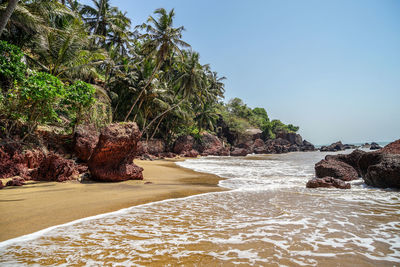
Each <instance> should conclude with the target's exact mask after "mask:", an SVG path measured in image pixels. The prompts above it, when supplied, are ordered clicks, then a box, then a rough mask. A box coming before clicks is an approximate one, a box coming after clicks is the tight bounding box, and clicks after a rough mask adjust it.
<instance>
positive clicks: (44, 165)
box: [31, 153, 79, 182]
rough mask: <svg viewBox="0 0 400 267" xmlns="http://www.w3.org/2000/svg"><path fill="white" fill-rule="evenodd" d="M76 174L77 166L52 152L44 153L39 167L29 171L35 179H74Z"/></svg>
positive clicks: (76, 176)
mask: <svg viewBox="0 0 400 267" xmlns="http://www.w3.org/2000/svg"><path fill="white" fill-rule="evenodd" d="M78 176H79V170H78V167H77V166H76V164H75V163H74V162H73V161H72V160H68V159H65V158H63V157H61V156H60V155H58V154H54V153H49V154H47V155H45V157H44V159H43V160H42V162H41V163H40V165H39V167H38V168H36V169H34V170H33V171H32V173H31V177H32V179H33V180H35V181H56V182H64V181H68V180H76V179H77V178H78Z"/></svg>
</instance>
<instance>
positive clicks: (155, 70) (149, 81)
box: [124, 61, 161, 121]
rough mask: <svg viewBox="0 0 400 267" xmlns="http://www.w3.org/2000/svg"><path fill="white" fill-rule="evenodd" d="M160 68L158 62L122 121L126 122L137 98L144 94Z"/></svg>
mask: <svg viewBox="0 0 400 267" xmlns="http://www.w3.org/2000/svg"><path fill="white" fill-rule="evenodd" d="M160 68H161V61H160V62H158V64H157V66H156V68H155V69H154V71H153V73H152V74H151V77H150V79H149V80H148V81H147V83H146V85H145V86H144V87H143V89H142V91H140V93H139V95H138V97H137V98H136V100H135V102H134V103H133V105H132V106H131V109H130V110H129V112H128V114H126V117H125V119H124V121H126V120H127V119H128V117H129V115H131V113H132V110H133V108H134V107H135V106H136V104H137V102H138V101H139V98H140V97H141V96H142V94H143V93H144V91H145V90H146V89H147V87H148V86H149V85H150V83H151V81H152V80H153V78H154V75H156V72H157V71H158V70H159V69H160Z"/></svg>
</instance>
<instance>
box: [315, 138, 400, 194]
mask: <svg viewBox="0 0 400 267" xmlns="http://www.w3.org/2000/svg"><path fill="white" fill-rule="evenodd" d="M315 173H316V176H317V177H319V178H317V179H315V181H314V180H313V181H309V184H307V187H312V186H317V185H319V184H320V185H323V186H325V184H326V183H327V184H329V183H330V182H332V180H331V179H330V178H332V177H333V178H338V179H341V180H344V181H349V180H353V179H356V178H357V176H362V178H363V179H364V182H365V183H366V184H367V185H370V186H375V187H380V188H400V140H397V141H395V142H393V143H390V144H389V145H387V146H385V147H384V148H383V149H380V150H378V151H374V152H368V153H367V152H364V151H361V150H354V151H353V152H352V153H350V154H348V155H342V154H339V155H328V156H326V157H325V159H324V160H322V161H320V162H318V163H317V164H315ZM326 177H328V178H329V179H328V180H327V181H321V180H320V179H321V178H322V179H325V178H326Z"/></svg>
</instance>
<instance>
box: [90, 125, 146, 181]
mask: <svg viewBox="0 0 400 267" xmlns="http://www.w3.org/2000/svg"><path fill="white" fill-rule="evenodd" d="M140 137H141V132H140V131H139V128H138V126H137V125H136V123H134V122H131V123H113V124H110V125H109V126H107V127H104V128H103V129H102V130H101V133H100V136H99V142H98V143H97V146H96V147H95V149H94V151H93V153H92V156H91V157H90V159H89V162H88V167H89V170H90V173H91V175H92V178H93V179H95V180H99V181H105V182H117V181H125V180H131V179H143V174H142V171H143V168H140V167H138V166H136V165H135V164H134V163H133V159H134V157H135V154H136V149H137V143H138V141H139V139H140Z"/></svg>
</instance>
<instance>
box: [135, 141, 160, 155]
mask: <svg viewBox="0 0 400 267" xmlns="http://www.w3.org/2000/svg"><path fill="white" fill-rule="evenodd" d="M164 152H165V142H164V141H163V140H160V139H152V140H147V141H146V140H144V141H139V142H138V145H137V153H138V154H139V155H141V154H150V155H155V156H158V155H160V154H162V153H164Z"/></svg>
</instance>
